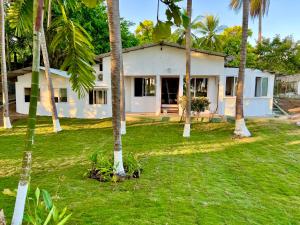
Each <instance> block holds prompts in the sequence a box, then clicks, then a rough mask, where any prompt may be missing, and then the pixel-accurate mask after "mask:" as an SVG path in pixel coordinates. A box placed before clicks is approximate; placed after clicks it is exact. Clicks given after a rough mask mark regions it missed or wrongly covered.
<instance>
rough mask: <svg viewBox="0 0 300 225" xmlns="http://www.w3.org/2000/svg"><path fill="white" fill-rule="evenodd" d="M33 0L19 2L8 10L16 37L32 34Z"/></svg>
mask: <svg viewBox="0 0 300 225" xmlns="http://www.w3.org/2000/svg"><path fill="white" fill-rule="evenodd" d="M32 6H33V0H17V1H14V2H13V3H11V5H10V7H9V8H8V10H7V19H8V21H9V24H10V27H11V28H12V29H15V34H16V36H18V37H20V36H21V35H23V34H24V33H29V32H32V18H33V14H32Z"/></svg>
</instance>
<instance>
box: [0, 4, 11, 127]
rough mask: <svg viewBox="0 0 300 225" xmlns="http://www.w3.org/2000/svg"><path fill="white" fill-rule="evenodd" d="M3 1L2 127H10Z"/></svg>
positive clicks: (1, 7) (0, 29)
mask: <svg viewBox="0 0 300 225" xmlns="http://www.w3.org/2000/svg"><path fill="white" fill-rule="evenodd" d="M4 15H5V12H4V2H3V0H0V17H1V18H0V38H1V45H0V51H1V56H0V57H1V78H2V102H3V127H4V128H8V129H9V128H12V126H11V123H10V118H9V100H8V84H7V68H6V52H5V18H4Z"/></svg>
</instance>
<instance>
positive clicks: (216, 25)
mask: <svg viewBox="0 0 300 225" xmlns="http://www.w3.org/2000/svg"><path fill="white" fill-rule="evenodd" d="M224 29H225V26H220V20H219V18H218V17H217V16H214V15H207V16H205V17H204V18H203V20H202V21H200V22H199V23H198V29H197V31H198V32H199V33H200V34H201V38H199V39H198V41H197V42H198V46H199V47H200V48H203V49H208V50H213V51H220V50H221V48H222V43H221V40H220V32H222V31H223V30H224Z"/></svg>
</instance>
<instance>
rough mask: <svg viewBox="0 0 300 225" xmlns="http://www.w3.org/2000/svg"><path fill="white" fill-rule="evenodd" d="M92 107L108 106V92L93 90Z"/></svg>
mask: <svg viewBox="0 0 300 225" xmlns="http://www.w3.org/2000/svg"><path fill="white" fill-rule="evenodd" d="M89 104H90V105H100V104H101V105H106V104H107V90H92V91H90V92H89Z"/></svg>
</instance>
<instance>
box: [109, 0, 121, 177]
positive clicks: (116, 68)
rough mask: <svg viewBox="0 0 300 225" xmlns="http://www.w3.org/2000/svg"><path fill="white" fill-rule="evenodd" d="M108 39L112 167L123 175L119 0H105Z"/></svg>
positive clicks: (118, 173) (119, 174)
mask: <svg viewBox="0 0 300 225" xmlns="http://www.w3.org/2000/svg"><path fill="white" fill-rule="evenodd" d="M107 14H108V24H109V39H110V46H111V87H112V122H113V133H114V168H115V170H116V174H117V175H118V176H121V177H123V176H125V170H124V167H123V157H122V140H121V131H120V127H121V123H120V120H121V118H120V117H121V116H120V114H121V113H120V74H121V67H122V63H121V59H122V56H121V54H122V46H121V40H120V39H121V32H120V12H119V0H107Z"/></svg>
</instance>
